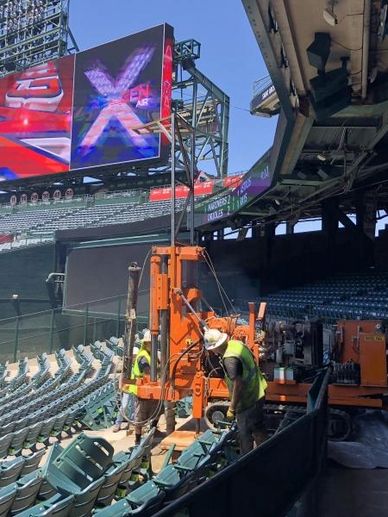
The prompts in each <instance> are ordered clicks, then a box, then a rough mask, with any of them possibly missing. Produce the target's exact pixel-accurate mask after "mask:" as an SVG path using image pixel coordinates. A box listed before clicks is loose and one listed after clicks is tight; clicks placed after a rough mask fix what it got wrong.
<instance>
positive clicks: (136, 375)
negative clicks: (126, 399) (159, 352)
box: [123, 348, 151, 395]
mask: <svg viewBox="0 0 388 517" xmlns="http://www.w3.org/2000/svg"><path fill="white" fill-rule="evenodd" d="M142 357H145V358H146V359H147V362H148V364H151V355H150V353H149V352H147V350H145V348H141V349H140V351H139V353H138V354H137V356H136V359H135V361H134V363H133V365H132V372H131V380H137V379H141V378H142V377H143V375H144V374H143V373H142V372H141V371H140V368H139V361H140V359H141V358H142ZM123 391H125V392H126V393H133V394H134V395H137V385H136V384H127V385H126V386H125V387H124V389H123Z"/></svg>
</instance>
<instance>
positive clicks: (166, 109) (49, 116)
mask: <svg viewBox="0 0 388 517" xmlns="http://www.w3.org/2000/svg"><path fill="white" fill-rule="evenodd" d="M173 48H174V41H173V29H172V27H170V26H169V25H167V24H164V25H159V26H157V27H154V28H151V29H147V30H144V31H142V32H139V33H137V34H133V35H131V36H127V37H125V38H122V39H119V40H116V41H113V42H111V43H107V44H104V45H101V46H99V47H96V48H92V49H90V50H86V51H84V52H80V53H79V54H77V55H75V56H66V57H63V58H61V59H57V60H54V61H49V62H48V63H45V64H43V65H39V66H36V67H34V68H30V69H27V70H25V71H23V72H20V73H15V74H11V75H8V76H6V77H4V78H3V79H0V180H2V181H9V180H16V179H25V178H30V177H35V176H45V175H53V174H63V173H68V172H70V171H89V172H93V170H99V169H101V168H104V167H108V166H123V165H126V164H130V165H134V166H135V165H138V164H139V165H140V164H142V163H144V162H149V163H150V164H151V163H155V162H157V163H160V164H162V163H166V161H167V159H168V155H169V142H168V140H167V138H166V137H165V136H164V135H162V134H160V133H158V132H155V131H153V130H151V129H148V128H147V124H149V127H151V124H152V122H153V121H156V120H161V119H167V118H168V117H169V115H170V114H171V91H172V66H173Z"/></svg>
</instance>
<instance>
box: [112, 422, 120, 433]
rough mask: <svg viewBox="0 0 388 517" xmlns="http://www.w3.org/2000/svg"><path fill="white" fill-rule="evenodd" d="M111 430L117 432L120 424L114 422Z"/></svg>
mask: <svg viewBox="0 0 388 517" xmlns="http://www.w3.org/2000/svg"><path fill="white" fill-rule="evenodd" d="M112 431H113V432H114V433H118V432H119V431H120V424H115V425H114V426H113V427H112Z"/></svg>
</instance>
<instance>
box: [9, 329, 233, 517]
mask: <svg viewBox="0 0 388 517" xmlns="http://www.w3.org/2000/svg"><path fill="white" fill-rule="evenodd" d="M121 355H122V348H121V347H120V345H119V342H118V340H117V339H114V338H111V339H110V340H109V342H107V343H105V342H99V341H96V342H95V343H94V344H93V345H91V346H90V348H89V347H87V348H86V347H84V346H83V345H79V346H78V347H73V348H72V350H71V351H68V352H65V350H60V351H57V352H56V353H55V361H54V363H53V358H51V359H50V358H49V357H48V356H47V355H46V354H42V355H41V356H38V357H37V358H36V364H37V368H35V370H36V371H35V372H34V373H33V374H31V373H30V369H31V367H30V364H31V363H30V361H31V360H30V361H29V360H27V359H23V360H20V361H19V363H18V365H17V369H16V370H15V369H12V368H11V366H10V365H8V363H6V364H0V401H1V404H0V517H3V516H4V517H5V516H11V515H20V516H22V517H32V516H54V515H55V516H70V515H71V516H72V517H81V516H85V517H86V516H91V515H99V516H100V517H104V516H111V515H112V516H113V515H114V516H126V515H128V516H130V515H139V516H145V515H151V514H152V513H154V512H155V511H157V510H159V509H162V508H164V507H165V506H166V505H168V504H169V503H170V502H171V501H173V500H174V499H176V498H177V497H179V496H180V495H183V494H184V493H186V492H188V491H189V490H191V489H192V488H194V487H195V486H197V485H198V484H199V483H202V482H203V481H205V480H206V479H209V478H210V477H213V476H214V474H216V473H217V472H218V471H219V470H221V469H223V468H224V467H225V466H227V465H228V464H230V463H232V462H234V461H235V460H236V459H237V458H238V446H237V440H236V429H235V427H234V426H232V427H231V426H230V424H225V425H226V427H225V429H224V430H220V431H217V432H216V431H211V430H208V431H206V432H205V433H204V434H203V435H202V436H200V437H199V438H197V440H196V441H195V442H194V443H193V444H192V445H191V446H190V447H188V448H187V449H186V450H185V451H184V452H183V453H182V454H181V455H180V457H179V458H178V460H177V461H176V462H175V463H172V462H171V458H172V455H173V452H174V447H175V446H174V445H172V446H171V447H170V450H169V451H168V452H167V454H166V456H165V458H164V463H163V465H162V468H161V470H160V471H159V472H158V473H157V474H155V473H154V472H153V471H152V462H151V448H152V443H153V437H154V433H155V429H152V430H151V431H150V432H149V433H148V434H147V435H145V437H144V438H143V440H142V443H141V444H140V445H138V446H134V447H131V448H129V449H127V450H123V451H117V452H116V453H115V451H114V450H113V447H112V446H111V445H110V444H109V443H108V442H107V441H106V440H104V439H103V438H99V437H96V436H87V435H86V434H84V433H83V432H82V429H92V430H95V429H102V428H107V427H110V426H111V424H112V422H113V420H114V418H115V417H116V414H117V410H116V401H117V385H116V382H115V380H114V371H113V366H114V364H115V360H116V358H117V357H118V356H121ZM55 364H56V366H54V365H55ZM68 437H72V438H73V439H72V441H71V442H70V444H69V445H68V446H67V447H63V446H62V445H61V443H60V442H61V440H63V439H65V438H68ZM42 463H43V464H42Z"/></svg>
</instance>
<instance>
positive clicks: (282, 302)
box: [267, 272, 388, 323]
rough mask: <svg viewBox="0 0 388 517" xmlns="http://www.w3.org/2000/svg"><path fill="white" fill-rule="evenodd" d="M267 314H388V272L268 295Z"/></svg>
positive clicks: (325, 316) (332, 316)
mask: <svg viewBox="0 0 388 517" xmlns="http://www.w3.org/2000/svg"><path fill="white" fill-rule="evenodd" d="M267 302H268V314H269V316H271V317H274V318H294V319H298V318H302V319H304V318H312V317H319V318H321V319H323V320H325V321H327V322H330V323H331V322H334V321H336V320H339V319H385V318H388V273H384V272H378V273H368V274H364V275H363V274H359V275H347V276H345V277H337V278H331V279H329V280H326V281H323V282H316V283H314V284H310V285H306V286H303V287H298V288H293V289H288V290H283V291H280V292H278V293H274V294H271V295H269V296H267Z"/></svg>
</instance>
